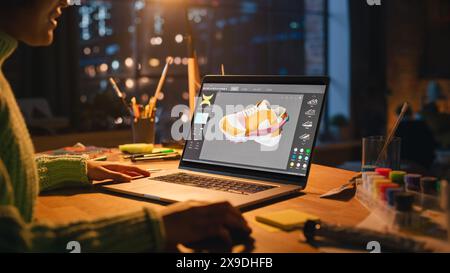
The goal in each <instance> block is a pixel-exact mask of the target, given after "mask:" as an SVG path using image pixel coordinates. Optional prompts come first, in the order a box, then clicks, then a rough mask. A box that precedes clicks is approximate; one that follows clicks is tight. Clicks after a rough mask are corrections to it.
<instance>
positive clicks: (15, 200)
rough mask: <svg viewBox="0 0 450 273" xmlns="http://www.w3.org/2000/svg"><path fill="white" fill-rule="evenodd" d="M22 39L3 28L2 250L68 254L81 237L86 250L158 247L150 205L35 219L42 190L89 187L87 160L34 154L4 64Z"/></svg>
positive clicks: (158, 228) (157, 225) (159, 231)
mask: <svg viewBox="0 0 450 273" xmlns="http://www.w3.org/2000/svg"><path fill="white" fill-rule="evenodd" d="M16 47H17V41H16V40H14V39H13V38H12V37H10V36H8V35H7V34H5V33H2V32H1V31H0V252H16V251H19V252H68V250H66V246H67V243H68V242H70V241H78V242H79V243H80V245H81V251H83V252H104V251H106V252H110V251H114V252H116V251H117V252H130V251H131V252H139V251H157V250H160V249H161V248H162V246H163V238H164V236H163V233H164V228H163V226H162V222H161V220H160V218H159V217H158V215H157V214H156V213H154V212H153V211H151V210H149V209H142V210H141V211H138V212H136V213H133V214H129V215H124V216H117V217H114V218H108V219H99V220H98V221H93V222H86V221H84V222H76V223H71V224H68V225H63V226H57V225H46V224H39V225H38V224H35V223H33V209H34V206H35V201H36V198H37V195H38V193H39V192H40V191H41V192H42V191H47V190H53V189H57V188H62V187H67V186H87V185H90V181H89V179H88V177H87V170H86V160H87V159H86V158H84V157H77V156H62V157H52V156H40V157H35V153H34V147H33V144H32V142H31V138H30V135H29V133H28V130H27V128H26V125H25V122H24V119H23V117H22V114H21V112H20V109H19V107H18V106H17V103H16V100H15V97H14V95H13V93H12V90H11V87H10V86H9V84H8V82H7V80H6V79H5V77H4V76H3V73H2V72H1V68H2V65H3V63H4V61H5V59H7V58H8V57H9V56H10V55H11V54H12V53H13V51H14V50H15V48H16Z"/></svg>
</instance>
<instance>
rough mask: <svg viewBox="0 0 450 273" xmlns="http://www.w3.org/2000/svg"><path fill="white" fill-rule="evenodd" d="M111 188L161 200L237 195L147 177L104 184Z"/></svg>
mask: <svg viewBox="0 0 450 273" xmlns="http://www.w3.org/2000/svg"><path fill="white" fill-rule="evenodd" d="M106 188H110V189H112V190H117V191H121V192H130V193H133V194H138V195H141V196H143V197H145V198H149V199H154V200H161V201H169V202H172V201H173V202H175V201H181V202H182V201H189V200H197V201H217V200H228V199H233V198H236V197H237V194H232V193H227V192H222V191H212V190H207V189H203V188H199V187H191V186H184V185H179V184H172V183H165V182H160V181H155V180H150V179H148V178H145V179H139V180H136V181H133V182H131V183H124V184H116V185H110V186H106Z"/></svg>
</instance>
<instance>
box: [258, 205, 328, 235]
mask: <svg viewBox="0 0 450 273" xmlns="http://www.w3.org/2000/svg"><path fill="white" fill-rule="evenodd" d="M308 220H312V221H318V220H319V217H317V216H314V215H311V214H307V213H303V212H300V211H297V210H292V209H289V210H283V211H277V212H269V213H265V214H262V215H259V216H256V221H258V222H261V223H264V224H267V225H270V226H274V227H277V228H280V229H282V230H285V231H292V230H295V229H299V228H302V227H303V225H304V224H305V223H306V222H307V221H308Z"/></svg>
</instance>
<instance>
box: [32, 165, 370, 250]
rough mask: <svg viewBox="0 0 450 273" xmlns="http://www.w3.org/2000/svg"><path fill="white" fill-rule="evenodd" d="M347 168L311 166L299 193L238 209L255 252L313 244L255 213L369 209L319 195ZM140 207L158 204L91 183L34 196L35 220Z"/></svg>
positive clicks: (362, 212)
mask: <svg viewBox="0 0 450 273" xmlns="http://www.w3.org/2000/svg"><path fill="white" fill-rule="evenodd" d="M139 166H141V167H143V168H163V169H172V168H177V166H178V162H175V161H166V162H158V163H151V164H142V163H141V164H140V165H139ZM353 175H354V173H353V172H349V171H344V170H339V169H334V168H328V167H323V166H319V165H313V166H312V169H311V175H310V178H309V182H308V186H307V188H306V190H305V191H304V194H301V195H299V196H296V197H293V198H290V199H285V200H282V201H280V202H277V203H271V204H266V205H265V206H262V207H259V208H256V209H254V210H251V211H248V212H245V213H244V217H245V218H246V219H247V221H248V222H249V223H250V226H251V227H252V229H253V235H252V236H253V237H254V238H255V240H256V243H255V250H254V251H255V252H282V253H283V252H317V251H319V250H318V249H315V248H313V247H311V246H310V245H308V244H305V243H303V242H302V239H301V233H300V231H297V232H291V233H285V232H270V231H268V230H267V229H266V228H263V227H261V225H260V224H259V223H256V222H255V216H256V215H258V214H261V213H264V212H270V211H278V210H284V209H296V210H300V211H303V212H306V213H311V214H314V215H317V216H319V217H320V218H321V219H322V220H324V221H327V222H331V223H338V224H344V225H352V226H354V225H357V224H358V223H359V222H361V221H362V220H363V219H364V218H365V217H366V216H368V214H369V212H368V211H367V210H366V209H365V208H364V207H363V206H362V205H361V204H360V203H359V202H358V201H357V200H355V199H352V200H350V201H348V202H340V201H332V200H325V199H320V198H319V195H321V194H323V193H325V192H326V191H328V190H330V189H332V188H335V187H337V186H340V185H342V184H344V183H345V182H346V181H348V179H350V178H351V177H352V176H353ZM143 206H148V207H152V208H154V209H156V210H159V209H161V208H163V207H164V206H163V205H161V204H156V203H152V202H151V201H148V200H145V199H138V198H133V197H128V196H125V195H119V194H110V193H109V192H105V191H102V190H100V189H96V188H90V189H81V190H80V189H71V190H63V191H56V192H52V193H51V194H47V195H45V196H40V197H39V198H38V201H37V208H36V214H35V215H36V220H37V221H49V222H52V223H67V222H69V221H74V220H92V219H95V218H97V217H106V216H113V215H117V214H119V213H127V212H131V211H135V210H138V209H139V208H142V207H143Z"/></svg>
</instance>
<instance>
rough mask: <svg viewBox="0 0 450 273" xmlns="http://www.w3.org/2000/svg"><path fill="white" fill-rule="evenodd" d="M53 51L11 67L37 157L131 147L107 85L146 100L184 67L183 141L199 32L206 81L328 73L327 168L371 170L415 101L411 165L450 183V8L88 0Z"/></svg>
mask: <svg viewBox="0 0 450 273" xmlns="http://www.w3.org/2000/svg"><path fill="white" fill-rule="evenodd" d="M73 2H74V3H75V4H78V2H79V4H80V5H75V6H72V7H70V8H68V9H67V10H66V11H65V14H64V16H63V17H62V18H61V21H60V27H59V28H58V30H57V33H56V40H55V43H54V44H53V45H52V46H51V47H48V48H30V47H27V46H25V45H20V46H19V49H18V50H17V51H16V52H15V54H14V55H13V56H12V58H11V59H9V60H8V62H7V63H6V64H5V66H4V72H5V75H6V77H7V78H8V79H9V80H10V82H11V85H12V87H13V90H14V91H15V93H16V96H17V98H18V99H19V103H20V107H21V109H22V111H23V113H24V115H25V117H26V120H27V123H28V126H29V129H30V131H31V133H32V137H33V141H34V143H35V145H36V150H37V151H45V150H49V149H55V148H59V147H62V146H68V145H73V144H75V143H77V142H82V143H83V144H88V145H97V146H107V147H115V146H117V145H118V144H122V143H128V142H130V141H131V130H130V120H129V118H128V117H127V113H126V110H124V109H123V107H122V105H121V102H120V101H119V100H118V99H117V97H116V96H115V94H114V92H113V90H112V88H111V86H110V85H109V84H108V77H114V78H116V79H117V80H118V81H119V86H120V88H121V89H122V90H123V91H125V93H126V94H127V97H128V98H131V97H136V98H137V100H138V102H140V103H143V104H144V103H146V102H147V101H148V99H149V96H151V95H152V94H153V93H154V91H155V89H156V85H157V83H158V80H159V77H160V74H161V71H162V69H163V66H164V64H165V59H166V57H167V56H172V57H174V65H173V66H172V67H171V69H170V71H169V76H168V78H167V81H166V84H165V86H164V89H163V93H162V94H161V96H160V97H159V99H160V101H159V103H158V112H157V136H156V139H157V142H158V143H170V142H171V139H170V128H171V126H172V123H173V122H174V121H175V120H176V119H178V118H179V117H175V118H174V117H171V109H172V107H173V106H174V105H178V104H186V105H187V104H188V99H189V96H188V83H187V57H188V49H187V43H186V41H187V39H186V37H187V34H191V35H192V37H193V39H194V47H195V49H196V51H197V55H198V62H199V66H200V72H201V75H202V76H203V75H207V74H219V73H220V67H221V64H223V65H224V67H225V71H226V73H227V74H263V75H273V74H275V75H329V76H330V78H331V86H330V93H329V97H328V102H327V107H326V113H325V115H324V118H323V122H322V127H321V129H320V136H319V141H318V147H317V149H316V154H315V157H314V160H315V162H316V163H320V164H325V165H329V166H338V167H342V168H346V169H350V170H355V169H356V170H357V169H358V168H360V159H361V138H362V137H364V136H376V135H385V134H386V132H387V131H388V130H389V129H390V128H392V126H393V124H394V122H395V119H396V117H397V114H398V108H399V106H401V105H402V104H403V102H408V103H410V105H411V109H410V112H409V113H408V114H407V117H406V118H405V119H404V121H403V122H402V124H401V125H400V128H399V131H398V136H400V137H402V139H403V144H402V157H403V160H404V163H405V164H406V165H407V167H408V168H411V169H412V170H413V171H417V172H422V173H427V174H431V175H437V176H447V177H448V174H449V169H450V168H449V165H450V163H449V161H450V159H449V158H450V155H449V154H450V152H449V150H450V116H449V113H450V108H449V107H450V105H449V104H450V50H449V48H450V0H390V1H381V5H379V6H378V5H375V6H370V5H368V3H367V1H366V0H241V1H238V0H84V1H83V0H80V1H73Z"/></svg>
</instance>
